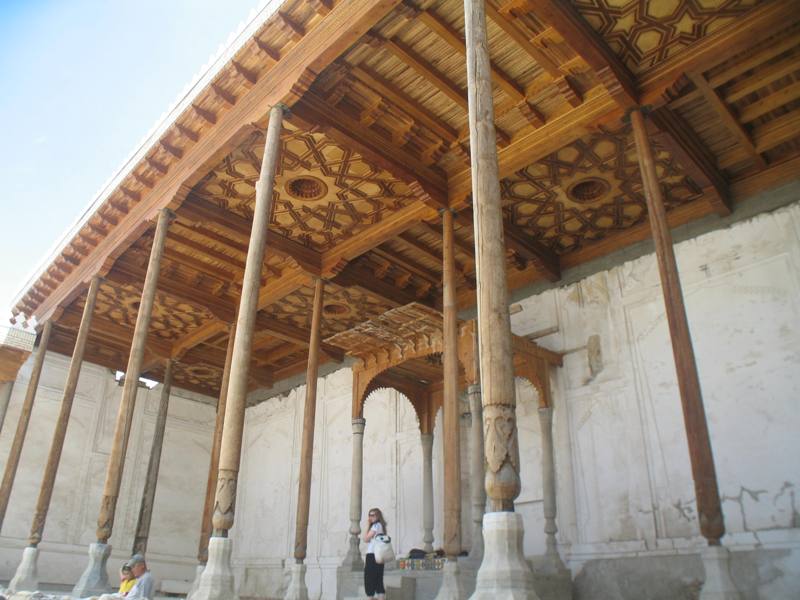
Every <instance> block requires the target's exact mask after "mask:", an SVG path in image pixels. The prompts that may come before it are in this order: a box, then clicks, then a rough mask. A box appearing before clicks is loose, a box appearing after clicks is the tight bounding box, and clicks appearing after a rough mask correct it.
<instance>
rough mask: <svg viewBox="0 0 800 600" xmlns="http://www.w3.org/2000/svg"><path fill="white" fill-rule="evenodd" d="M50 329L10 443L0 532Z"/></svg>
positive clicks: (46, 329)
mask: <svg viewBox="0 0 800 600" xmlns="http://www.w3.org/2000/svg"><path fill="white" fill-rule="evenodd" d="M52 329H53V323H52V322H51V321H46V322H45V324H44V326H43V327H42V337H41V338H40V339H39V348H38V350H37V351H36V356H35V357H34V359H33V368H32V369H31V379H30V381H29V382H28V389H27V391H26V392H25V400H23V402H22V410H21V411H20V413H19V421H17V430H16V431H15V432H14V441H13V442H11V450H9V452H8V460H7V461H6V468H5V471H4V472H3V482H2V484H0V530H1V529H2V528H3V521H4V520H5V517H6V510H7V509H8V500H9V498H10V497H11V489H12V488H13V487H14V477H16V475H17V467H19V457H20V455H21V454H22V445H23V444H24V443H25V434H26V433H27V432H28V423H30V420H31V411H33V401H34V399H35V398H36V389H37V388H38V387H39V378H40V377H41V375H42V366H43V365H44V359H45V356H46V355H47V344H48V343H50V332H51V331H52Z"/></svg>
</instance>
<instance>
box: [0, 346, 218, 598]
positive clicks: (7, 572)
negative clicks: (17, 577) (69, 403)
mask: <svg viewBox="0 0 800 600" xmlns="http://www.w3.org/2000/svg"><path fill="white" fill-rule="evenodd" d="M30 368H31V360H29V361H28V362H27V363H26V364H25V365H24V366H23V367H22V369H20V373H19V376H18V378H17V382H16V383H15V386H14V391H13V395H12V398H11V403H10V405H9V408H8V414H7V415H6V419H5V424H4V425H3V429H2V432H0V468H4V467H5V461H6V459H7V457H8V451H9V447H10V445H11V440H12V439H13V436H14V429H15V428H16V423H17V419H18V416H19V411H20V406H21V403H22V399H23V397H24V395H25V390H26V388H27V383H28V378H29V376H30ZM68 368H69V359H68V358H67V357H65V356H61V355H58V354H53V353H50V354H49V355H48V357H47V360H46V362H45V365H44V368H43V371H42V379H41V382H40V385H39V390H38V393H37V395H36V401H35V403H34V409H33V415H32V418H31V424H30V427H29V428H28V435H27V438H26V440H25V446H24V449H23V452H22V457H21V460H20V466H19V471H18V472H17V477H16V481H15V484H14V489H13V492H12V494H11V499H10V502H9V507H8V513H7V514H6V518H5V523H4V524H3V530H2V537H0V580H4V581H8V579H10V578H11V576H12V575H13V574H14V571H15V569H16V567H17V565H18V564H19V560H20V558H21V557H22V548H23V547H24V546H25V545H27V538H28V532H29V529H30V525H31V519H32V517H33V507H34V506H35V503H36V497H37V495H38V492H39V486H40V484H41V477H42V472H43V471H44V465H45V462H46V460H47V453H48V451H49V449H50V441H51V436H52V433H53V427H54V424H55V420H56V417H57V415H58V410H59V406H60V402H61V395H62V392H63V385H64V381H65V380H66V374H67V370H68ZM121 393H122V388H121V387H119V386H118V385H117V384H116V382H115V381H114V378H113V376H112V374H111V373H110V372H109V371H108V369H104V368H102V367H99V366H96V365H91V364H85V365H84V367H83V369H82V371H81V377H80V382H79V384H78V390H77V394H76V396H75V403H74V405H73V410H72V415H71V418H70V422H69V427H68V429H67V437H66V441H65V445H64V452H63V455H62V457H61V463H60V467H59V471H58V477H57V478H56V483H55V488H54V492H53V500H52V504H51V508H50V512H49V515H48V519H47V524H46V526H45V530H44V539H43V541H42V543H41V544H40V546H39V548H40V551H41V555H40V558H39V578H40V582H41V583H42V584H43V586H46V585H48V584H58V585H65V586H70V585H72V584H74V583H75V581H77V579H78V577H79V576H80V574H81V572H82V571H83V569H84V568H85V566H86V561H87V549H88V544H89V543H91V542H94V541H95V533H94V532H95V527H96V521H97V514H98V509H99V505H100V498H101V496H102V489H103V482H104V479H105V470H106V465H107V462H108V454H109V451H110V448H111V440H112V437H113V434H114V423H115V420H116V415H117V409H118V407H119V402H120V398H121ZM159 396H160V386H157V387H156V388H154V389H153V390H149V391H148V390H146V389H144V388H140V389H139V394H138V398H137V402H136V411H135V413H134V420H133V427H132V430H131V437H130V442H129V447H128V460H127V461H126V464H125V472H124V479H123V483H122V491H121V494H120V500H119V505H118V509H117V517H116V522H115V526H114V534H113V536H112V537H111V540H110V543H111V545H112V547H113V553H112V556H111V558H110V559H109V576H110V578H111V580H112V581H116V578H117V573H116V569H117V567H118V566H119V565H121V564H122V562H123V561H124V560H125V559H126V558H127V557H129V556H130V553H131V547H132V545H133V535H134V530H135V527H136V520H137V517H138V511H139V504H140V501H141V494H142V489H143V487H144V479H145V474H146V471H147V461H148V458H149V455H150V445H151V443H152V438H153V428H154V426H155V419H156V414H157V411H158V401H159ZM198 399H202V398H201V397H200V396H198V395H196V394H192V393H190V392H186V391H184V390H177V389H175V388H173V394H172V397H171V398H170V407H169V417H168V420H167V426H166V433H165V437H164V449H163V453H162V457H161V470H160V474H159V482H158V488H157V493H156V499H155V509H154V511H153V523H152V529H151V535H150V542H149V546H148V562H149V563H150V568H151V569H152V571H153V573H154V575H155V576H156V578H157V579H162V578H165V579H182V578H185V579H191V578H192V576H193V574H194V566H195V564H196V554H197V542H198V539H199V535H200V513H201V511H202V504H203V494H204V490H205V473H206V472H207V469H208V461H209V456H210V446H211V434H212V431H213V427H214V408H213V406H210V405H209V404H206V403H201V402H198V401H197V400H198ZM205 400H206V401H210V399H208V398H206V399H205ZM201 474H202V476H201Z"/></svg>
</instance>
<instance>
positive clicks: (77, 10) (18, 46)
mask: <svg viewBox="0 0 800 600" xmlns="http://www.w3.org/2000/svg"><path fill="white" fill-rule="evenodd" d="M262 4H263V2H260V0H224V1H223V2H220V1H219V0H136V1H134V0H105V1H101V0H17V1H11V0H0V182H2V188H0V323H2V324H6V323H7V320H6V318H5V315H6V312H7V308H9V307H10V305H11V303H12V300H13V299H14V297H15V296H16V294H17V293H18V292H19V291H20V289H21V288H22V286H23V285H24V284H25V282H26V280H27V278H28V276H29V275H30V274H31V273H32V272H33V271H34V269H35V268H36V267H37V266H38V265H39V264H40V263H41V262H42V260H43V259H44V258H45V256H46V255H48V254H49V252H50V251H51V249H52V248H53V245H54V244H55V243H56V242H57V241H58V240H59V239H60V238H61V236H62V235H63V233H64V232H65V231H66V230H67V228H68V227H70V226H71V225H72V224H73V222H74V221H75V220H76V219H77V217H78V216H79V215H80V214H81V213H82V212H83V210H84V209H85V208H86V206H87V205H88V204H89V203H90V202H91V201H92V199H93V198H94V196H95V194H96V193H97V191H98V190H99V189H100V188H101V186H102V185H103V184H104V183H105V182H106V180H107V179H109V178H110V177H111V176H112V175H113V174H114V172H116V170H117V168H118V167H119V166H120V165H121V164H122V163H123V161H124V160H125V159H126V158H127V157H128V155H129V154H130V153H131V152H132V151H133V150H134V149H135V148H136V147H137V146H138V144H139V142H140V141H141V140H142V139H143V138H144V136H145V134H146V133H147V132H148V131H149V130H150V128H151V127H152V126H153V125H154V124H155V123H156V121H157V120H158V119H159V118H160V117H161V115H162V114H163V113H164V112H165V111H166V110H167V109H168V108H169V106H170V105H171V104H172V103H173V101H175V100H176V99H177V98H178V96H179V94H180V93H181V92H182V91H183V90H184V89H185V87H186V86H187V84H189V83H190V82H191V81H192V80H193V78H194V77H195V75H196V74H197V73H199V72H200V69H201V68H202V67H203V65H205V64H206V62H207V61H208V59H209V58H210V57H211V56H212V55H213V54H215V53H216V51H217V49H218V48H219V47H220V45H221V44H224V43H225V42H226V41H227V40H228V37H229V35H230V34H231V32H233V31H234V30H236V29H238V27H239V25H240V24H241V23H242V22H243V21H244V20H245V19H247V18H248V17H249V16H250V13H251V11H252V10H253V9H255V8H259V7H260V6H261V5H262ZM8 314H10V313H8Z"/></svg>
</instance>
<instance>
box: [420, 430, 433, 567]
mask: <svg viewBox="0 0 800 600" xmlns="http://www.w3.org/2000/svg"><path fill="white" fill-rule="evenodd" d="M419 437H420V442H421V443H422V529H423V535H422V542H423V546H422V549H423V550H425V552H433V434H432V433H422V434H420V436H419Z"/></svg>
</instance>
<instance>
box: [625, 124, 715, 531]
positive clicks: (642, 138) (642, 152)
mask: <svg viewBox="0 0 800 600" xmlns="http://www.w3.org/2000/svg"><path fill="white" fill-rule="evenodd" d="M631 124H632V125H633V135H634V139H635V141H636V149H637V153H638V157H639V168H640V169H641V172H642V184H643V189H644V196H645V199H646V201H647V212H648V215H649V218H650V229H651V230H652V234H653V242H654V243H655V249H656V258H657V260H658V272H659V275H660V276H661V288H662V290H663V292H664V304H665V306H666V313H667V323H668V324H669V334H670V338H671V340H672V355H673V357H674V359H675V369H676V371H677V375H678V389H679V390H680V396H681V406H682V408H683V421H684V425H685V427H686V437H687V438H688V442H689V460H690V461H691V465H692V477H693V479H694V490H695V495H696V496H697V513H698V515H699V519H700V532H701V533H702V534H703V537H705V538H706V540H707V541H708V544H709V545H711V546H718V545H719V544H720V540H721V538H722V536H723V535H725V521H724V519H723V516H722V507H721V505H720V500H719V489H718V487H717V473H716V470H715V468H714V455H713V453H712V450H711V440H710V438H709V435H708V425H707V423H706V413H705V410H704V408H703V396H702V393H701V391H700V378H699V377H698V375H697V364H696V363H695V359H694V349H693V347H692V338H691V334H690V333H689V323H688V321H687V319H686V307H685V306H684V304H683V292H682V291H681V282H680V277H679V275H678V266H677V264H676V262H675V253H674V251H673V248H672V236H671V234H670V230H669V222H668V221H667V215H666V211H665V209H664V197H663V195H662V192H661V185H660V184H659V182H658V174H657V173H656V163H655V158H654V156H653V149H652V148H651V146H650V141H649V139H648V137H647V129H646V126H645V121H644V115H643V114H642V112H641V110H640V109H637V110H634V111H632V112H631Z"/></svg>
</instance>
